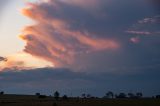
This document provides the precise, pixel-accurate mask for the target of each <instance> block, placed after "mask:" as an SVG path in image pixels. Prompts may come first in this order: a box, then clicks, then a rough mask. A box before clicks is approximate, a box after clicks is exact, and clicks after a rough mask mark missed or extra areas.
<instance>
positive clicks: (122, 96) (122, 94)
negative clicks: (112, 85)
mask: <svg viewBox="0 0 160 106" xmlns="http://www.w3.org/2000/svg"><path fill="white" fill-rule="evenodd" d="M117 98H126V94H125V93H120V94H119V95H118V96H117Z"/></svg>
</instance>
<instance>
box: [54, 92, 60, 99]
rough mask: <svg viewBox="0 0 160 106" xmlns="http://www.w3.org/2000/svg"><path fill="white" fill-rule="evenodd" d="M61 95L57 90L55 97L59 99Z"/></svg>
mask: <svg viewBox="0 0 160 106" xmlns="http://www.w3.org/2000/svg"><path fill="white" fill-rule="evenodd" d="M59 96H60V94H59V92H58V91H56V92H55V93H54V98H55V99H56V100H58V99H59Z"/></svg>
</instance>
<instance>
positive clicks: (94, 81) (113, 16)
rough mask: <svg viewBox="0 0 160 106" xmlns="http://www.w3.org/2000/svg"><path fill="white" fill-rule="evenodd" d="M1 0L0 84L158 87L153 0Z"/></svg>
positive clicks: (28, 88)
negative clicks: (4, 0)
mask: <svg viewBox="0 0 160 106" xmlns="http://www.w3.org/2000/svg"><path fill="white" fill-rule="evenodd" d="M35 1H36V0H35ZM0 3H1V5H3V6H2V7H1V11H0V14H2V17H1V19H0V37H1V39H0V44H1V45H2V46H0V51H1V52H0V69H1V72H0V79H1V81H0V84H1V85H2V86H1V87H0V89H3V90H4V91H7V92H9V93H14V92H16V93H25V92H26V93H33V92H35V91H39V92H43V93H47V94H49V93H50V92H52V90H55V89H56V90H60V91H61V92H63V93H68V94H69V93H70V90H72V91H73V94H75V95H79V94H80V93H83V92H90V93H92V94H94V95H101V96H102V94H103V93H105V92H107V91H108V90H113V91H114V92H138V91H140V92H144V93H145V94H146V95H155V94H159V93H160V90H159V89H160V86H158V85H159V82H160V78H158V76H159V75H160V72H159V71H160V55H159V54H160V47H159V44H160V11H159V10H160V8H159V1H157V0H134V1H132V0H123V1H119V0H88V1H85V0H51V1H45V2H43V1H38V2H33V1H32V2H30V3H28V2H27V1H25V0H24V1H21V0H13V1H11V0H8V1H6V2H2V1H1V2H0ZM25 3H26V4H25ZM42 67H43V68H42ZM48 67H52V68H48ZM39 68H40V69H39ZM32 74H33V75H32ZM42 79H43V81H42ZM71 79H75V80H74V81H72V80H71ZM47 82H48V83H47ZM54 85H55V86H54ZM6 88H7V89H6ZM95 90H96V91H99V92H94V91H95Z"/></svg>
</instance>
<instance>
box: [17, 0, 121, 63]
mask: <svg viewBox="0 0 160 106" xmlns="http://www.w3.org/2000/svg"><path fill="white" fill-rule="evenodd" d="M59 2H60V1H59ZM59 2H58V1H56V0H54V1H48V3H47V2H42V3H40V4H36V3H35V4H33V5H31V6H30V8H25V9H23V10H22V13H23V14H24V15H25V16H27V17H29V18H31V19H33V20H34V21H36V22H37V23H36V24H35V25H31V26H27V27H25V28H24V30H23V32H22V35H21V36H20V37H21V38H22V39H23V40H24V41H26V46H25V49H24V51H25V52H27V53H30V54H31V55H34V56H37V57H39V58H42V59H45V60H47V61H50V62H52V63H53V64H54V65H56V66H61V65H64V64H72V62H73V61H74V60H75V58H76V56H77V55H79V54H85V53H92V52H93V51H96V52H98V51H103V50H114V49H117V48H119V46H120V45H119V43H118V42H117V41H115V40H113V39H112V38H108V39H107V38H100V37H98V35H96V34H94V33H92V32H88V31H86V30H82V29H77V30H73V29H72V28H71V27H73V26H72V23H70V22H69V21H67V19H65V16H64V18H62V17H63V15H64V14H61V13H60V12H61V11H62V10H61V7H59V5H60V4H58V3H59ZM56 3H57V4H56ZM57 7H58V8H57ZM52 9H53V10H55V11H59V14H60V15H62V17H61V18H58V16H54V15H55V14H56V13H54V11H52ZM49 12H51V13H49ZM62 13H63V12H62ZM72 21H73V22H74V17H73V19H72Z"/></svg>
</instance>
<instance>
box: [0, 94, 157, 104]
mask: <svg viewBox="0 0 160 106" xmlns="http://www.w3.org/2000/svg"><path fill="white" fill-rule="evenodd" d="M0 106H160V99H68V100H58V101H56V100H54V98H52V97H46V98H38V96H29V95H21V96H18V95H0Z"/></svg>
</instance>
